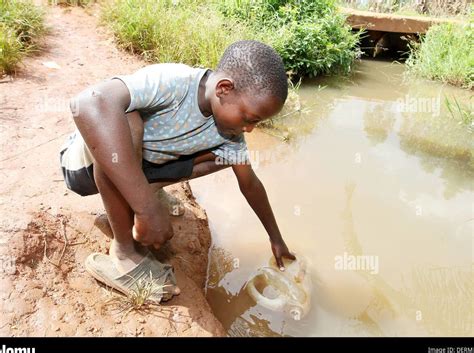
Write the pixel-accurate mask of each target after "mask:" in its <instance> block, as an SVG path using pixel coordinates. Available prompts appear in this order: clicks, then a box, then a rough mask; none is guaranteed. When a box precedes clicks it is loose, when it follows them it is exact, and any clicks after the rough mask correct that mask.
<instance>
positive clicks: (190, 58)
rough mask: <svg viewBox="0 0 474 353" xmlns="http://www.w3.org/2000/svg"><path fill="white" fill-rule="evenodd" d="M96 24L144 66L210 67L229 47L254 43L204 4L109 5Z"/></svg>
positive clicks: (186, 0)
mask: <svg viewBox="0 0 474 353" xmlns="http://www.w3.org/2000/svg"><path fill="white" fill-rule="evenodd" d="M102 18H103V20H104V21H105V22H106V23H107V24H108V25H109V26H110V28H111V29H112V31H113V33H114V35H115V37H116V40H117V42H118V44H119V45H120V46H121V47H123V48H125V49H127V50H129V51H131V52H133V53H137V54H139V55H141V56H142V57H143V58H144V59H145V60H147V61H150V62H180V63H185V64H188V65H192V66H204V67H215V66H216V65H217V63H218V61H219V58H220V56H221V55H222V53H223V52H224V50H225V48H226V47H227V46H228V45H229V44H231V43H232V42H234V41H237V40H240V39H249V38H251V37H254V35H253V34H252V33H251V31H250V30H249V29H248V28H247V27H245V26H244V25H242V24H240V23H238V22H237V21H235V20H229V19H226V18H225V17H224V15H223V14H221V13H220V12H218V11H217V10H216V9H215V8H214V7H213V6H211V5H210V4H207V3H206V2H204V1H192V0H182V1H179V2H177V4H176V5H174V4H173V2H172V1H166V0H163V1H156V0H114V1H112V2H110V3H106V4H105V5H104V7H103V16H102Z"/></svg>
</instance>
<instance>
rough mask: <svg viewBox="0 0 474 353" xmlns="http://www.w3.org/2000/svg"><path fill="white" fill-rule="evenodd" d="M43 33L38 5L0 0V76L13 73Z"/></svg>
mask: <svg viewBox="0 0 474 353" xmlns="http://www.w3.org/2000/svg"><path fill="white" fill-rule="evenodd" d="M45 32H46V28H45V26H44V13H43V11H42V10H41V9H40V8H38V7H36V6H34V5H33V4H32V3H31V2H29V1H14V0H0V75H1V74H4V73H6V74H11V73H13V72H15V70H16V68H17V67H18V64H19V63H20V62H21V60H22V58H23V57H24V56H25V55H26V54H28V53H30V52H32V51H34V50H37V48H38V40H39V38H41V37H42V35H44V33H45Z"/></svg>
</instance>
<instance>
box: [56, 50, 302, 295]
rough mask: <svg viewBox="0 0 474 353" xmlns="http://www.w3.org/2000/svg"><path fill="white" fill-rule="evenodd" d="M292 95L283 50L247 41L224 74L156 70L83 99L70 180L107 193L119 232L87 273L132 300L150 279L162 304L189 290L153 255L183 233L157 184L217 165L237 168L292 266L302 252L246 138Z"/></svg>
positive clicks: (230, 55)
mask: <svg viewBox="0 0 474 353" xmlns="http://www.w3.org/2000/svg"><path fill="white" fill-rule="evenodd" d="M287 94H288V84H287V78H286V73H285V70H284V66H283V62H282V60H281V58H280V57H279V56H278V54H277V53H276V52H275V51H274V50H273V49H272V48H271V47H269V46H267V45H265V44H263V43H260V42H257V41H239V42H236V43H234V44H232V45H231V46H229V47H228V48H227V49H226V51H225V53H224V55H223V57H222V58H221V60H220V62H219V64H218V67H217V70H216V71H211V70H209V69H197V68H191V67H189V66H187V65H183V64H156V65H150V66H147V67H145V68H143V69H141V70H139V71H137V72H136V73H134V74H132V75H128V76H117V77H114V78H112V79H110V80H108V81H105V82H102V83H100V84H98V85H96V86H94V87H92V88H89V89H86V90H85V91H83V92H81V93H80V94H79V95H78V96H76V97H75V98H74V99H73V100H72V101H71V110H72V112H73V116H74V121H75V123H76V126H77V129H78V131H76V132H75V133H74V134H73V135H72V136H70V137H69V140H68V141H67V143H66V144H65V145H64V146H63V148H62V150H61V153H60V155H61V166H62V170H63V174H64V178H65V181H66V184H67V185H68V187H69V188H70V189H71V190H73V191H75V192H77V193H79V194H80V195H82V196H85V195H91V194H96V193H97V192H99V193H100V195H101V197H102V201H103V203H104V206H105V209H106V211H107V216H108V220H109V222H110V226H111V229H112V231H113V240H112V243H111V246H110V250H109V255H104V254H97V253H96V254H91V255H90V256H89V257H88V258H87V260H86V268H87V270H88V271H89V272H90V273H91V274H92V275H93V276H94V277H95V278H96V279H97V280H99V281H101V282H103V283H105V284H107V285H108V286H110V287H112V288H115V289H117V290H119V291H121V292H123V293H125V294H127V293H129V292H130V290H131V289H133V286H134V285H135V283H136V281H138V280H140V279H141V280H151V281H153V283H157V284H159V285H160V286H157V287H159V288H158V290H157V292H156V295H155V296H154V298H153V299H155V300H157V301H160V300H168V299H170V298H171V297H172V296H173V295H177V294H179V288H178V287H177V286H176V280H175V278H174V274H173V271H172V268H171V266H169V265H166V264H162V263H160V262H159V261H158V260H157V259H156V258H154V257H153V255H151V253H150V252H149V251H148V250H147V249H146V247H147V246H150V245H152V246H153V247H154V248H156V249H159V248H160V246H161V245H163V243H165V242H166V241H167V240H168V239H170V238H171V237H172V236H173V230H172V228H171V224H170V220H169V214H168V212H167V210H165V209H164V208H163V205H162V204H161V203H160V202H159V201H158V199H157V198H156V197H154V193H153V191H152V188H151V186H150V184H151V183H153V184H155V185H156V187H158V188H161V187H163V186H166V185H169V184H172V183H174V182H178V181H183V180H188V179H192V178H196V177H199V176H202V175H207V174H210V173H213V172H216V171H218V170H221V169H223V168H225V167H226V165H223V163H216V161H217V159H219V160H221V161H222V160H224V161H225V162H226V164H231V165H232V169H233V171H234V173H235V175H236V177H237V180H238V183H239V187H240V190H241V192H242V193H243V195H244V196H245V198H246V199H247V201H248V203H249V204H250V206H251V207H252V209H253V210H254V211H255V213H256V214H257V216H258V217H259V219H260V220H261V222H262V224H263V225H264V227H265V229H266V231H267V233H268V235H269V237H270V242H271V248H272V251H273V254H274V256H275V258H276V260H277V264H278V266H279V267H280V268H281V269H282V270H284V267H283V261H282V258H283V257H287V258H290V259H294V256H293V255H292V254H291V253H290V252H289V250H288V248H287V246H286V244H285V242H284V240H283V238H282V236H281V234H280V231H279V229H278V226H277V224H276V221H275V218H274V215H273V212H272V209H271V206H270V204H269V202H268V198H267V195H266V192H265V189H264V187H263V185H262V183H261V182H260V181H259V179H258V178H257V176H256V175H255V173H254V172H253V170H252V167H251V165H250V163H249V161H248V156H247V147H246V144H245V140H244V137H243V133H244V132H251V131H252V130H253V128H254V127H255V125H256V124H257V123H258V122H259V121H262V120H264V119H268V118H270V117H271V116H274V115H275V114H277V113H278V112H279V111H280V110H281V109H282V107H283V104H284V103H285V100H286V97H287ZM237 161H238V162H237ZM242 161H243V163H242ZM142 164H143V165H142ZM162 285H165V286H170V287H171V288H170V289H169V290H163V288H162V287H161V286H162Z"/></svg>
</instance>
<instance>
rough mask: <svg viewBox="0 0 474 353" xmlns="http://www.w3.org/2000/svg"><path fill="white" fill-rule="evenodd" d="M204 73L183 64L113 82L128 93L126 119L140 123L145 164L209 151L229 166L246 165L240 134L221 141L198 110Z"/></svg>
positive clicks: (211, 121) (149, 69)
mask: <svg viewBox="0 0 474 353" xmlns="http://www.w3.org/2000/svg"><path fill="white" fill-rule="evenodd" d="M206 71H207V69H199V68H192V67H190V66H187V65H184V64H155V65H149V66H146V67H144V68H142V69H140V70H138V71H137V72H135V73H133V74H131V75H126V76H116V77H114V78H117V79H120V80H122V81H123V82H124V83H125V85H126V86H127V87H128V89H129V91H130V97H131V101H130V106H129V107H128V109H127V113H128V112H131V111H134V110H137V111H138V112H139V113H140V115H141V117H142V119H143V122H144V136H143V158H144V159H146V160H147V161H149V162H152V163H157V164H161V163H165V162H168V161H171V160H174V159H177V158H179V156H181V155H190V154H193V153H196V152H198V151H203V150H207V149H211V150H212V152H213V153H214V154H216V155H217V156H218V157H221V158H223V159H224V160H226V161H227V162H228V163H242V162H248V154H247V145H246V143H245V139H244V136H243V133H242V134H240V135H238V136H234V137H230V136H225V135H221V134H220V133H219V132H218V131H217V128H216V124H215V121H214V118H213V116H212V115H211V116H209V117H205V116H204V115H203V114H202V113H201V111H200V109H199V106H198V88H199V82H200V80H201V78H202V76H203V75H204V74H205V73H206Z"/></svg>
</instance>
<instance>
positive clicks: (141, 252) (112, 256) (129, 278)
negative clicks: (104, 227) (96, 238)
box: [86, 241, 180, 301]
mask: <svg viewBox="0 0 474 353" xmlns="http://www.w3.org/2000/svg"><path fill="white" fill-rule="evenodd" d="M86 268H87V270H88V272H89V273H91V274H92V276H94V278H96V279H97V280H99V281H100V282H102V283H105V284H106V285H108V286H110V287H112V288H114V289H116V290H118V291H120V292H122V293H124V294H129V292H130V290H133V289H134V288H133V286H134V283H135V282H136V281H137V280H139V279H140V278H143V279H144V280H149V276H150V273H151V274H152V276H153V282H156V283H157V284H160V285H164V286H165V287H164V288H162V289H161V290H159V291H158V292H159V293H157V296H156V298H154V300H158V299H157V298H158V297H159V300H158V301H161V300H163V301H167V300H170V299H171V298H172V297H173V296H174V295H178V294H180V289H179V287H178V286H177V285H176V279H175V277H174V273H173V268H172V266H171V265H168V264H162V263H161V262H159V261H158V260H157V259H156V258H155V257H154V256H153V255H152V254H151V253H150V252H149V251H148V250H147V249H146V248H144V247H141V246H139V245H138V246H137V247H135V246H133V245H132V246H130V247H123V246H120V245H118V243H117V242H116V241H112V244H111V247H110V251H109V255H104V254H98V253H95V254H91V255H90V256H89V257H88V258H87V260H86ZM127 290H128V291H127Z"/></svg>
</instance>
